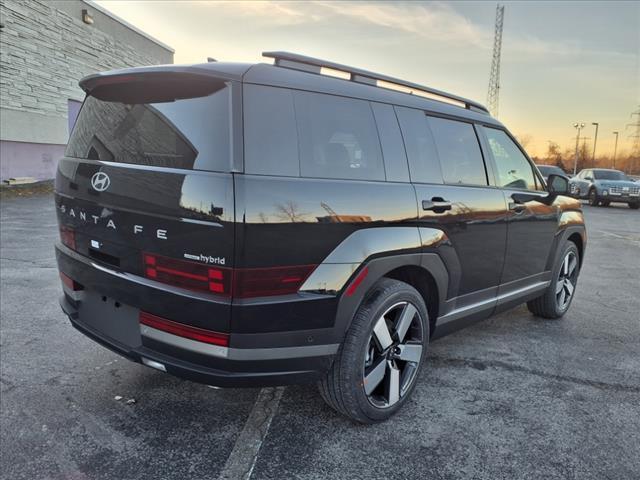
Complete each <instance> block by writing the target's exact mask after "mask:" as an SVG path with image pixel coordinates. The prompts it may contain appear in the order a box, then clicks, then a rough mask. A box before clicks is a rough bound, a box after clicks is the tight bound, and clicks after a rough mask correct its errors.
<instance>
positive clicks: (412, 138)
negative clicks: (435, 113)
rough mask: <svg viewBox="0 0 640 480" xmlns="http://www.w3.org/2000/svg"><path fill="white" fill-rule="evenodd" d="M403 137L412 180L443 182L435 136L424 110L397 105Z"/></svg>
mask: <svg viewBox="0 0 640 480" xmlns="http://www.w3.org/2000/svg"><path fill="white" fill-rule="evenodd" d="M395 110H396V114H397V116H398V121H399V122H400V128H401V129H402V138H403V139H404V145H405V148H406V150H407V158H408V159H409V171H410V172H411V180H412V181H413V182H420V183H442V171H441V169H440V162H439V161H438V153H437V152H436V146H435V143H434V142H433V136H432V135H431V130H429V125H428V122H427V116H426V115H425V114H424V112H423V111H422V110H415V109H413V108H406V107H395Z"/></svg>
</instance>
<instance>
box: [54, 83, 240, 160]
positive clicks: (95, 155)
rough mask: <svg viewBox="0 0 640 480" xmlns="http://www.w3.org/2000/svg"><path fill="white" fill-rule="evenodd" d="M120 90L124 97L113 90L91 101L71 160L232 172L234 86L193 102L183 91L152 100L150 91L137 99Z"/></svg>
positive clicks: (84, 111)
mask: <svg viewBox="0 0 640 480" xmlns="http://www.w3.org/2000/svg"><path fill="white" fill-rule="evenodd" d="M120 88H121V90H122V94H121V95H118V94H117V92H115V93H114V91H113V89H112V90H111V91H109V94H108V95H106V94H105V95H102V97H103V99H100V98H97V97H96V96H92V95H89V96H87V98H86V100H85V102H84V104H83V106H82V109H81V110H80V115H79V116H78V120H77V122H76V125H75V128H74V129H73V133H72V134H71V138H70V139H69V144H68V145H67V150H66V155H67V156H68V157H75V158H84V159H89V160H104V161H110V162H119V163H132V164H136V165H150V166H156V167H171V168H182V169H194V170H212V171H229V170H230V165H231V158H230V155H231V154H230V152H231V147H230V144H231V139H230V135H231V126H230V120H231V113H230V89H231V88H230V86H228V85H227V84H225V83H223V82H219V83H218V84H217V85H216V86H215V87H213V88H209V89H208V91H206V92H204V93H206V95H204V96H197V97H194V98H183V97H184V91H183V92H182V95H181V94H180V93H179V92H176V93H175V94H167V92H166V90H165V91H162V92H161V94H158V95H156V96H155V97H154V96H151V97H150V96H149V93H148V92H149V90H147V92H146V93H140V94H139V95H136V94H133V95H132V91H133V92H135V91H136V89H132V88H129V89H127V88H126V86H122V87H120ZM176 88H179V87H176ZM183 90H184V84H183ZM211 90H213V92H211ZM199 93H203V92H202V91H200V92H199ZM97 96H101V95H100V94H99V93H98V94H97ZM138 101H139V102H140V103H138Z"/></svg>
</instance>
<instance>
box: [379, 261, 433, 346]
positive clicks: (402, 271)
mask: <svg viewBox="0 0 640 480" xmlns="http://www.w3.org/2000/svg"><path fill="white" fill-rule="evenodd" d="M383 277H386V278H391V279H394V280H400V281H401V282H404V283H407V284H409V285H411V286H412V287H413V288H415V289H416V290H417V291H418V292H419V293H420V295H421V296H422V298H423V300H424V303H425V305H426V306H427V311H428V313H429V323H430V325H429V327H430V332H431V334H433V332H434V331H435V323H436V319H437V318H438V312H439V309H440V303H439V292H438V284H437V283H436V280H435V278H434V277H433V275H432V274H431V272H429V270H427V269H426V268H424V267H421V266H416V265H405V266H402V267H398V268H395V269H394V270H391V271H389V272H387V273H385V274H384V275H383Z"/></svg>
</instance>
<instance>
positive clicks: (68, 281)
mask: <svg viewBox="0 0 640 480" xmlns="http://www.w3.org/2000/svg"><path fill="white" fill-rule="evenodd" d="M60 280H62V283H63V284H64V285H66V286H67V287H68V288H69V289H71V290H73V291H74V292H77V291H79V290H84V288H83V286H82V285H80V284H79V283H78V282H76V281H75V280H74V279H73V278H71V277H69V276H68V275H65V274H64V273H62V272H60Z"/></svg>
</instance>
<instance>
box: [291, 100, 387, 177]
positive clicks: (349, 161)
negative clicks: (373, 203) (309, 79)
mask: <svg viewBox="0 0 640 480" xmlns="http://www.w3.org/2000/svg"><path fill="white" fill-rule="evenodd" d="M293 95H294V103H295V113H296V118H297V124H298V135H299V145H300V173H301V175H302V176H303V177H313V178H338V179H352V180H385V171H384V165H383V163H382V153H381V151H380V141H379V139H378V132H377V130H376V124H375V121H374V118H373V112H372V111H371V106H370V104H369V102H366V101H364V100H356V99H352V98H344V97H337V96H334V95H325V94H320V93H309V92H300V91H297V92H294V94H293Z"/></svg>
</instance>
